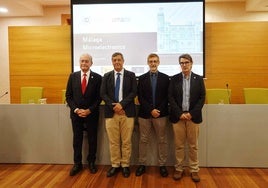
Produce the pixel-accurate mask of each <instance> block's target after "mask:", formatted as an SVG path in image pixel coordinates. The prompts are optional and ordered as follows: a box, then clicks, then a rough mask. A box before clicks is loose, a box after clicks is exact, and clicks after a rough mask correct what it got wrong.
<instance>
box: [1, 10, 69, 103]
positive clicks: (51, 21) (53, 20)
mask: <svg viewBox="0 0 268 188" xmlns="http://www.w3.org/2000/svg"><path fill="white" fill-rule="evenodd" d="M61 14H70V8H69V6H61V7H45V8H44V16H42V17H14V18H0V41H1V42H0V70H1V74H0V96H1V95H2V94H4V93H5V92H6V91H8V93H9V94H8V95H6V96H3V97H2V98H0V103H1V104H9V103H10V82H9V55H8V51H9V49H8V48H9V47H8V27H9V26H40V25H41V26H46V25H61Z"/></svg>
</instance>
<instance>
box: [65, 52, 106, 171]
mask: <svg viewBox="0 0 268 188" xmlns="http://www.w3.org/2000/svg"><path fill="white" fill-rule="evenodd" d="M79 62H80V68H81V71H77V72H74V73H72V74H70V76H69V80H68V83H67V87H66V101H67V104H68V106H69V107H70V117H71V120H72V129H73V150H74V156H73V158H74V166H73V168H72V169H71V171H70V176H74V175H76V174H77V173H79V172H80V171H81V170H82V169H83V166H82V143H83V131H84V130H85V131H86V132H87V134H88V146H89V148H88V156H87V161H88V164H89V170H90V172H91V173H92V174H94V173H96V172H97V167H96V166H95V160H96V151H97V129H98V122H99V104H100V102H101V98H100V86H101V80H102V77H101V76H100V75H99V74H97V73H95V72H93V71H91V70H90V67H91V65H92V63H93V62H92V57H91V55H89V54H82V55H81V56H80V59H79Z"/></svg>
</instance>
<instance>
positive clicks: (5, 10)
mask: <svg viewBox="0 0 268 188" xmlns="http://www.w3.org/2000/svg"><path fill="white" fill-rule="evenodd" d="M7 12H8V9H7V8H5V7H0V13H7Z"/></svg>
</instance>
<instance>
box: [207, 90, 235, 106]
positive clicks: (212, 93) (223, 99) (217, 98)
mask: <svg viewBox="0 0 268 188" xmlns="http://www.w3.org/2000/svg"><path fill="white" fill-rule="evenodd" d="M206 98H207V104H230V102H231V89H206Z"/></svg>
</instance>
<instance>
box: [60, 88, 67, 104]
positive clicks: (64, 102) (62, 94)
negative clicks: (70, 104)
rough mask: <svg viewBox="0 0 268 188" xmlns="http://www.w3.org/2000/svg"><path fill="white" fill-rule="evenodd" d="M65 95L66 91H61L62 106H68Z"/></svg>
mask: <svg viewBox="0 0 268 188" xmlns="http://www.w3.org/2000/svg"><path fill="white" fill-rule="evenodd" d="M65 93H66V89H63V90H61V102H62V104H66V97H65Z"/></svg>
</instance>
